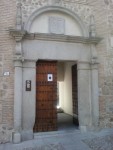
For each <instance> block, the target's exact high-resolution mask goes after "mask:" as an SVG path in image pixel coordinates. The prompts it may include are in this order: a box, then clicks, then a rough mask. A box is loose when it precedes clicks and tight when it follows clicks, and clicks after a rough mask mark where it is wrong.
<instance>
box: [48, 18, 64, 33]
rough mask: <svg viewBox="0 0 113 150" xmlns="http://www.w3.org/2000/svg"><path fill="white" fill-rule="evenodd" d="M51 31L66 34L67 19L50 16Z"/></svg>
mask: <svg viewBox="0 0 113 150" xmlns="http://www.w3.org/2000/svg"><path fill="white" fill-rule="evenodd" d="M49 32H50V33H54V34H64V33H65V20H64V19H63V18H58V17H49Z"/></svg>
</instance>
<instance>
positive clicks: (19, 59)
mask: <svg viewBox="0 0 113 150" xmlns="http://www.w3.org/2000/svg"><path fill="white" fill-rule="evenodd" d="M13 60H14V66H15V67H22V63H23V61H24V57H23V56H22V55H14V56H13Z"/></svg>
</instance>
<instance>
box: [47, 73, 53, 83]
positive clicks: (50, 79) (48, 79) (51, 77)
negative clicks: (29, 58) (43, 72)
mask: <svg viewBox="0 0 113 150" xmlns="http://www.w3.org/2000/svg"><path fill="white" fill-rule="evenodd" d="M47 81H49V82H51V81H53V74H48V75H47Z"/></svg>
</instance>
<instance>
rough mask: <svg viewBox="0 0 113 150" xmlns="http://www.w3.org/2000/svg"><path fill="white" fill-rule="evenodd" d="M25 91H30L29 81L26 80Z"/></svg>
mask: <svg viewBox="0 0 113 150" xmlns="http://www.w3.org/2000/svg"><path fill="white" fill-rule="evenodd" d="M26 91H31V80H26Z"/></svg>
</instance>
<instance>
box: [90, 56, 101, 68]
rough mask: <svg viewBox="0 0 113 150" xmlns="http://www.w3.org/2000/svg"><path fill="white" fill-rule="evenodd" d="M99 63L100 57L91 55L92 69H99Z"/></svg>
mask: <svg viewBox="0 0 113 150" xmlns="http://www.w3.org/2000/svg"><path fill="white" fill-rule="evenodd" d="M98 64H99V61H98V57H91V60H90V65H91V69H98Z"/></svg>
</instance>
